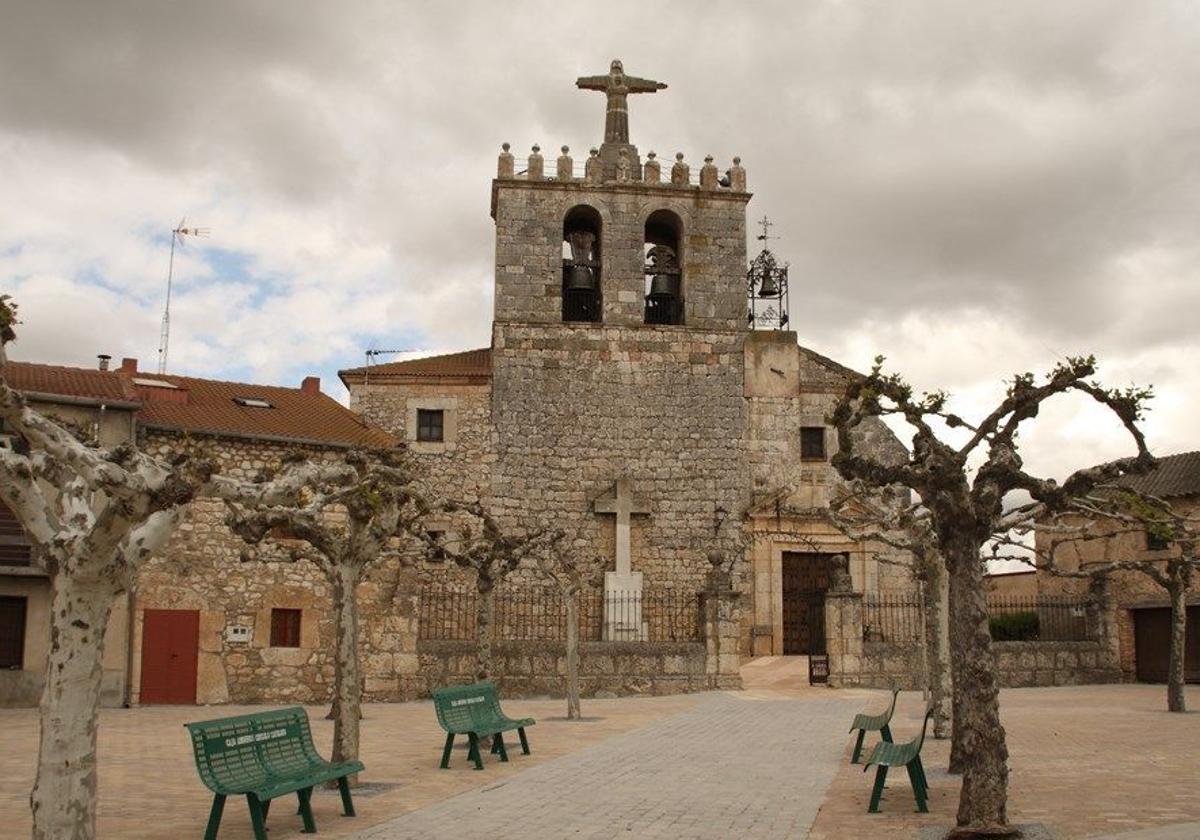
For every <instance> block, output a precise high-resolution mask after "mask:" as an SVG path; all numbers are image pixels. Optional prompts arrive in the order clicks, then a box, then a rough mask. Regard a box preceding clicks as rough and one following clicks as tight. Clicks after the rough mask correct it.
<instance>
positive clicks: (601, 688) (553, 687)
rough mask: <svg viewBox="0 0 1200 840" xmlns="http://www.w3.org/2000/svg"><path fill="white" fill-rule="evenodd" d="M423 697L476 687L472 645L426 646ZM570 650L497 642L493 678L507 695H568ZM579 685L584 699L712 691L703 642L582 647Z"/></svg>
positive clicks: (556, 645) (583, 644)
mask: <svg viewBox="0 0 1200 840" xmlns="http://www.w3.org/2000/svg"><path fill="white" fill-rule="evenodd" d="M418 651H419V653H420V658H421V671H420V679H421V680H422V681H423V685H422V688H421V696H427V695H428V693H429V692H430V691H431V690H432V689H434V688H438V687H440V686H445V685H452V684H455V683H470V682H474V680H475V677H474V672H475V645H474V644H473V643H472V642H449V641H443V642H434V641H422V642H420V645H419V647H418ZM566 655H567V654H566V645H565V644H564V643H562V642H534V641H524V642H496V643H495V645H494V647H493V656H494V662H495V672H496V673H495V679H496V682H497V683H498V684H499V686H500V691H501V693H502V694H504V695H513V696H517V695H524V696H530V695H551V696H555V697H561V696H563V694H564V691H565V688H564V687H565V682H566V673H567V664H566ZM579 675H580V676H579V683H580V693H581V694H582V695H583V696H584V697H596V696H617V695H622V696H623V695H628V694H677V693H681V692H687V691H702V690H704V689H707V688H712V687H714V684H713V679H712V678H710V677H709V676H707V675H706V674H705V653H704V643H703V642H581V643H580V645H579Z"/></svg>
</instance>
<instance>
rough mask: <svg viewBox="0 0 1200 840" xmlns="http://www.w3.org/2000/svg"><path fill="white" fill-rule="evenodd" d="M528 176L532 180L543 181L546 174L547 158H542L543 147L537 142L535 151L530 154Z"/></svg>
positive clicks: (534, 147)
mask: <svg viewBox="0 0 1200 840" xmlns="http://www.w3.org/2000/svg"><path fill="white" fill-rule="evenodd" d="M526 173H527V174H526V176H525V177H526V178H528V179H529V180H530V181H541V180H542V179H543V178H545V177H546V175H545V160H544V159H543V158H542V147H541V146H539V145H538V144H537V143H534V144H533V151H532V152H530V154H529V168H528V169H527V170H526Z"/></svg>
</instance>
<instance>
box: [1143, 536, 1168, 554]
mask: <svg viewBox="0 0 1200 840" xmlns="http://www.w3.org/2000/svg"><path fill="white" fill-rule="evenodd" d="M1170 547H1171V541H1170V540H1169V539H1167V538H1166V537H1160V536H1159V535H1158V534H1156V533H1154V532H1153V531H1147V532H1146V550H1147V551H1166V550H1167V549H1168V548H1170Z"/></svg>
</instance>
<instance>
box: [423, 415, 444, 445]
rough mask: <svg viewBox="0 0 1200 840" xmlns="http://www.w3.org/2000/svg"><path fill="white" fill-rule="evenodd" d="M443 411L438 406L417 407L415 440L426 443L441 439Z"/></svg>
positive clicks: (438, 441)
mask: <svg viewBox="0 0 1200 840" xmlns="http://www.w3.org/2000/svg"><path fill="white" fill-rule="evenodd" d="M444 416H445V411H443V410H442V409H440V408H437V409H433V408H418V409H417V440H418V441H424V442H428V443H440V442H441V441H442V428H443V426H442V421H443V419H444Z"/></svg>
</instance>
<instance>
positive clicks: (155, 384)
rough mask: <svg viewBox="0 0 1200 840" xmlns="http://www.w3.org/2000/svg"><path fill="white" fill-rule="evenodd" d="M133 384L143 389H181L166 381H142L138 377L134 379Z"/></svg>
mask: <svg viewBox="0 0 1200 840" xmlns="http://www.w3.org/2000/svg"><path fill="white" fill-rule="evenodd" d="M133 384H134V385H141V386H142V387H143V388H175V389H177V390H178V388H179V386H178V385H176V384H175V383H174V382H168V381H167V380H165V379H140V378H138V377H136V376H135V377H133Z"/></svg>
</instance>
